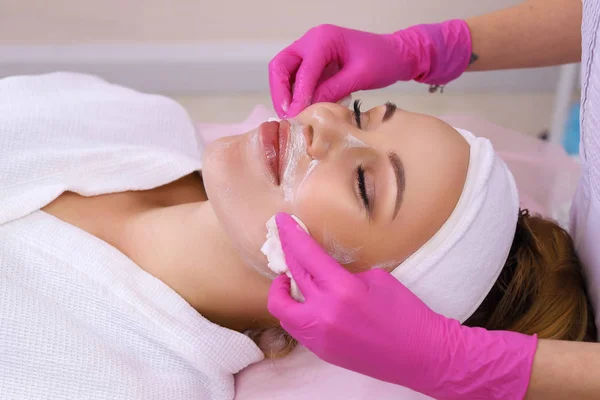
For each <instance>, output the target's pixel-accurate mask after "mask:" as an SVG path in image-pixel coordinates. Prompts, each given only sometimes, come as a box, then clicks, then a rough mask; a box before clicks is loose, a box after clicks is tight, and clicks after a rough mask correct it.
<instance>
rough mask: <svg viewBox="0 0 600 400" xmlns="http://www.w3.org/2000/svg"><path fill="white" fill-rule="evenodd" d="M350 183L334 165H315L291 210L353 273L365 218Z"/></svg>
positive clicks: (357, 258)
mask: <svg viewBox="0 0 600 400" xmlns="http://www.w3.org/2000/svg"><path fill="white" fill-rule="evenodd" d="M351 182H352V181H351V179H350V178H349V174H343V172H341V171H340V170H336V169H335V168H334V167H333V166H327V165H325V166H321V167H319V168H316V169H315V171H314V172H313V173H312V176H311V177H310V179H307V181H306V182H305V184H304V185H303V187H302V190H300V191H299V192H298V194H297V197H296V203H295V204H294V207H293V209H294V214H295V215H297V216H298V217H299V218H300V219H301V220H302V222H304V224H305V225H306V226H307V228H308V230H309V232H310V234H311V236H312V237H313V238H314V239H315V240H316V241H317V242H319V244H321V246H322V247H323V248H324V249H325V250H326V251H327V252H328V253H329V254H330V255H331V256H333V257H334V258H335V259H336V260H338V262H340V263H341V264H343V265H344V266H345V267H346V268H347V269H349V270H351V271H353V272H355V271H357V270H358V269H359V267H358V265H360V264H361V260H360V258H361V253H362V251H363V247H364V245H363V243H364V237H363V233H364V232H365V225H368V220H367V218H366V214H364V213H361V209H360V208H359V203H358V202H357V200H356V196H355V194H354V191H353V189H352V186H351V185H352V183H351ZM367 229H368V228H367Z"/></svg>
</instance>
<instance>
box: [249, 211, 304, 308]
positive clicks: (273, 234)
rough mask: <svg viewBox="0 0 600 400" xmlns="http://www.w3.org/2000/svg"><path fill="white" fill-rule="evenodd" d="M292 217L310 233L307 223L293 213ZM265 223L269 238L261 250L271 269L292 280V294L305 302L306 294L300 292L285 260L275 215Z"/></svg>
mask: <svg viewBox="0 0 600 400" xmlns="http://www.w3.org/2000/svg"><path fill="white" fill-rule="evenodd" d="M292 218H294V220H295V221H296V222H297V223H298V225H300V226H301V227H302V229H304V230H305V231H306V233H308V229H306V225H304V224H303V223H302V221H300V219H299V218H298V217H296V216H295V215H292ZM265 225H266V227H267V240H265V243H264V244H263V245H262V247H261V248H260V251H262V253H263V254H264V255H265V256H266V257H267V260H268V262H269V263H268V267H269V269H270V270H271V271H273V272H275V273H276V274H278V275H281V274H286V275H287V276H288V277H289V278H290V281H291V289H290V294H291V295H292V297H293V298H294V299H296V300H297V301H299V302H304V296H303V295H302V293H300V289H299V288H298V285H297V284H296V281H295V280H294V278H293V277H292V274H291V273H290V270H289V269H288V266H287V264H286V262H285V255H284V254H283V249H282V248H281V241H280V240H279V230H278V229H277V223H276V222H275V216H273V217H271V218H269V220H268V221H267V223H266V224H265Z"/></svg>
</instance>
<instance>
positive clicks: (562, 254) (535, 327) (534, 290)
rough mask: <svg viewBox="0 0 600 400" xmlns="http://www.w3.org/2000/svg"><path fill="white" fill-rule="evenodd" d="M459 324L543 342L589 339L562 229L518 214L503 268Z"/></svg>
mask: <svg viewBox="0 0 600 400" xmlns="http://www.w3.org/2000/svg"><path fill="white" fill-rule="evenodd" d="M464 324H465V325H467V326H480V327H483V328H486V329H489V330H498V329H501V330H511V331H515V332H521V333H526V334H534V333H536V334H537V335H538V337H540V338H544V339H562V340H575V341H595V340H596V326H595V324H594V316H593V311H592V307H591V305H590V303H589V297H588V296H587V292H586V287H585V280H584V275H583V268H582V265H581V262H580V261H579V257H577V254H576V253H575V247H574V245H573V240H572V239H571V236H569V234H568V233H567V231H565V230H564V229H563V228H561V227H560V226H559V225H558V224H557V223H555V222H554V221H551V220H547V219H544V218H542V217H540V216H532V215H530V214H529V212H528V211H527V210H521V211H520V212H519V219H518V221H517V229H516V231H515V238H514V239H513V244H512V247H511V249H510V253H509V255H508V259H507V260H506V264H505V265H504V268H503V270H502V272H501V273H500V276H499V277H498V280H497V281H496V283H495V284H494V286H493V287H492V290H491V291H490V293H489V294H488V295H487V297H486V298H485V299H484V300H483V303H481V306H479V308H478V309H477V310H476V311H475V313H474V314H473V315H472V316H471V317H470V318H469V319H468V320H467V321H465V323H464Z"/></svg>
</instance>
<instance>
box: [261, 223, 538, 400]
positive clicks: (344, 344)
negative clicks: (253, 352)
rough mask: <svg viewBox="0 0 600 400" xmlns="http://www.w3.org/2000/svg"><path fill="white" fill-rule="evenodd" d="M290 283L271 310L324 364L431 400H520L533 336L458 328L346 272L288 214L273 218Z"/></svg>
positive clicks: (282, 282) (394, 290)
mask: <svg viewBox="0 0 600 400" xmlns="http://www.w3.org/2000/svg"><path fill="white" fill-rule="evenodd" d="M276 221H277V226H278V228H279V237H280V240H281V243H282V248H283V251H284V254H285V258H286V262H287V265H288V267H289V269H290V271H291V273H292V276H293V277H294V279H295V280H296V282H297V283H298V286H299V288H300V291H301V292H302V293H303V294H304V297H305V301H304V303H298V302H296V301H295V300H294V299H292V298H291V297H290V294H289V292H290V280H289V278H288V277H286V276H285V275H282V276H279V277H277V278H276V279H275V281H274V282H273V284H272V287H271V290H270V292H269V311H270V312H271V313H272V314H273V315H274V316H275V317H276V318H278V319H279V320H280V321H281V326H282V327H283V328H284V329H285V330H286V331H287V332H289V333H290V334H291V335H292V336H293V337H294V338H296V339H297V340H298V341H299V342H300V343H301V344H303V345H305V346H306V347H308V348H309V349H310V350H311V351H312V352H314V353H315V354H316V355H317V356H319V357H320V358H321V359H323V360H325V361H327V362H329V363H332V364H335V365H338V366H340V367H343V368H347V369H350V370H353V371H356V372H359V373H362V374H365V375H369V376H372V377H374V378H377V379H380V380H383V381H387V382H392V383H395V384H398V385H402V386H405V387H408V388H410V389H413V390H415V391H418V392H421V393H424V394H426V395H429V396H431V397H434V398H437V399H459V398H460V399H486V400H490V399H522V398H523V397H524V395H525V393H526V390H527V386H528V383H529V378H530V375H531V368H532V363H533V356H534V353H535V350H536V345H537V337H535V336H527V335H522V334H518V333H514V332H503V331H486V330H485V329H481V328H469V327H466V326H462V325H461V324H460V323H459V322H458V321H456V320H452V319H448V318H445V317H444V316H442V315H440V314H437V313H435V312H433V311H432V310H431V309H430V308H428V307H427V306H426V305H425V304H424V303H423V302H422V301H421V300H419V299H418V298H417V297H416V296H415V295H414V294H412V292H410V291H409V290H408V289H407V288H406V287H405V286H404V285H402V284H401V283H400V282H399V281H398V280H396V279H395V278H394V277H393V276H392V275H390V274H389V273H388V272H386V271H384V270H382V269H373V270H370V271H367V272H362V273H358V274H355V275H353V274H351V273H349V272H348V271H346V270H345V269H344V268H343V267H341V266H340V265H339V264H338V263H337V262H336V261H335V260H334V259H333V258H332V257H330V256H329V255H328V254H327V253H325V252H324V251H323V250H322V249H321V247H320V246H319V245H318V243H317V242H315V241H314V240H313V239H312V238H311V237H310V236H309V235H307V234H306V233H305V232H304V230H302V228H300V227H299V226H298V225H297V224H296V222H295V221H294V220H293V219H292V218H291V217H290V216H289V215H287V214H278V215H277V216H276Z"/></svg>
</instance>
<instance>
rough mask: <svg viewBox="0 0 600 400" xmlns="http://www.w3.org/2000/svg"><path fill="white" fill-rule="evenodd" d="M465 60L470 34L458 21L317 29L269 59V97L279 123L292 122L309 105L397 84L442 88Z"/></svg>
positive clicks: (452, 78)
mask: <svg viewBox="0 0 600 400" xmlns="http://www.w3.org/2000/svg"><path fill="white" fill-rule="evenodd" d="M470 58H471V33H470V32H469V27H468V26H467V23H466V22H465V21H463V20H451V21H446V22H442V23H439V24H430V25H416V26H413V27H410V28H407V29H404V30H401V31H398V32H395V33H393V34H385V35H382V34H375V33H369V32H362V31H357V30H353V29H347V28H342V27H339V26H335V25H320V26H317V27H315V28H313V29H311V30H309V31H308V32H307V33H306V34H305V35H304V36H302V37H301V38H300V39H298V40H297V41H295V42H294V43H292V44H291V45H290V46H289V47H287V48H285V49H284V50H282V51H281V52H280V53H279V54H277V56H275V58H273V60H271V62H270V64H269V83H270V86H271V97H272V99H273V106H274V107H275V111H276V112H277V114H278V115H279V116H280V117H281V118H283V117H294V116H295V115H296V114H298V113H299V112H300V111H302V110H303V109H304V108H305V107H307V106H309V105H311V104H312V103H318V102H322V101H327V102H337V101H338V100H340V99H342V98H344V97H345V96H347V95H350V94H352V93H353V92H356V91H358V90H369V89H378V88H382V87H385V86H389V85H391V84H393V83H395V82H397V81H408V80H412V79H414V80H417V81H419V82H423V83H429V84H433V85H442V84H446V83H448V82H450V81H451V80H454V79H456V78H458V77H459V76H460V75H461V74H462V73H463V72H464V71H465V69H466V68H467V66H468V65H469V60H470Z"/></svg>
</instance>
